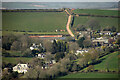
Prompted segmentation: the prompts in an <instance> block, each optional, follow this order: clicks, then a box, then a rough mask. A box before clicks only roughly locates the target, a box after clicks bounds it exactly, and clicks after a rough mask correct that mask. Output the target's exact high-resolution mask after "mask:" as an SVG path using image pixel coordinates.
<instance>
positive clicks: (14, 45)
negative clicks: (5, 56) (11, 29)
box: [11, 41, 21, 51]
mask: <svg viewBox="0 0 120 80" xmlns="http://www.w3.org/2000/svg"><path fill="white" fill-rule="evenodd" d="M20 48H21V43H20V42H18V41H14V42H13V43H12V45H11V50H15V51H20Z"/></svg>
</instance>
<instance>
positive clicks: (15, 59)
mask: <svg viewBox="0 0 120 80" xmlns="http://www.w3.org/2000/svg"><path fill="white" fill-rule="evenodd" d="M31 59H33V58H27V57H2V62H5V63H11V64H18V63H19V62H21V61H22V62H25V63H27V62H29V61H30V60H31Z"/></svg>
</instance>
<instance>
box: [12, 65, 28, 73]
mask: <svg viewBox="0 0 120 80" xmlns="http://www.w3.org/2000/svg"><path fill="white" fill-rule="evenodd" d="M28 69H29V68H28V65H27V64H17V65H16V66H15V67H13V71H17V72H18V73H26V72H27V71H28Z"/></svg>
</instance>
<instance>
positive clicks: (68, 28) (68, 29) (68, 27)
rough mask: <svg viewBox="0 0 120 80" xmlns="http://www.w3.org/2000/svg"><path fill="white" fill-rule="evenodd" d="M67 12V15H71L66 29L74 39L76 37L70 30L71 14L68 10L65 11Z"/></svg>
mask: <svg viewBox="0 0 120 80" xmlns="http://www.w3.org/2000/svg"><path fill="white" fill-rule="evenodd" d="M65 11H66V12H67V14H68V15H69V17H68V22H67V25H66V29H67V31H68V33H69V34H70V35H71V36H72V37H74V35H73V33H72V32H71V30H70V26H69V25H70V22H71V17H72V16H71V15H70V14H69V12H68V11H67V10H65Z"/></svg>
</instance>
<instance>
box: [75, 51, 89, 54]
mask: <svg viewBox="0 0 120 80" xmlns="http://www.w3.org/2000/svg"><path fill="white" fill-rule="evenodd" d="M87 52H88V50H77V51H76V53H75V54H76V55H78V54H82V55H83V53H87Z"/></svg>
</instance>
